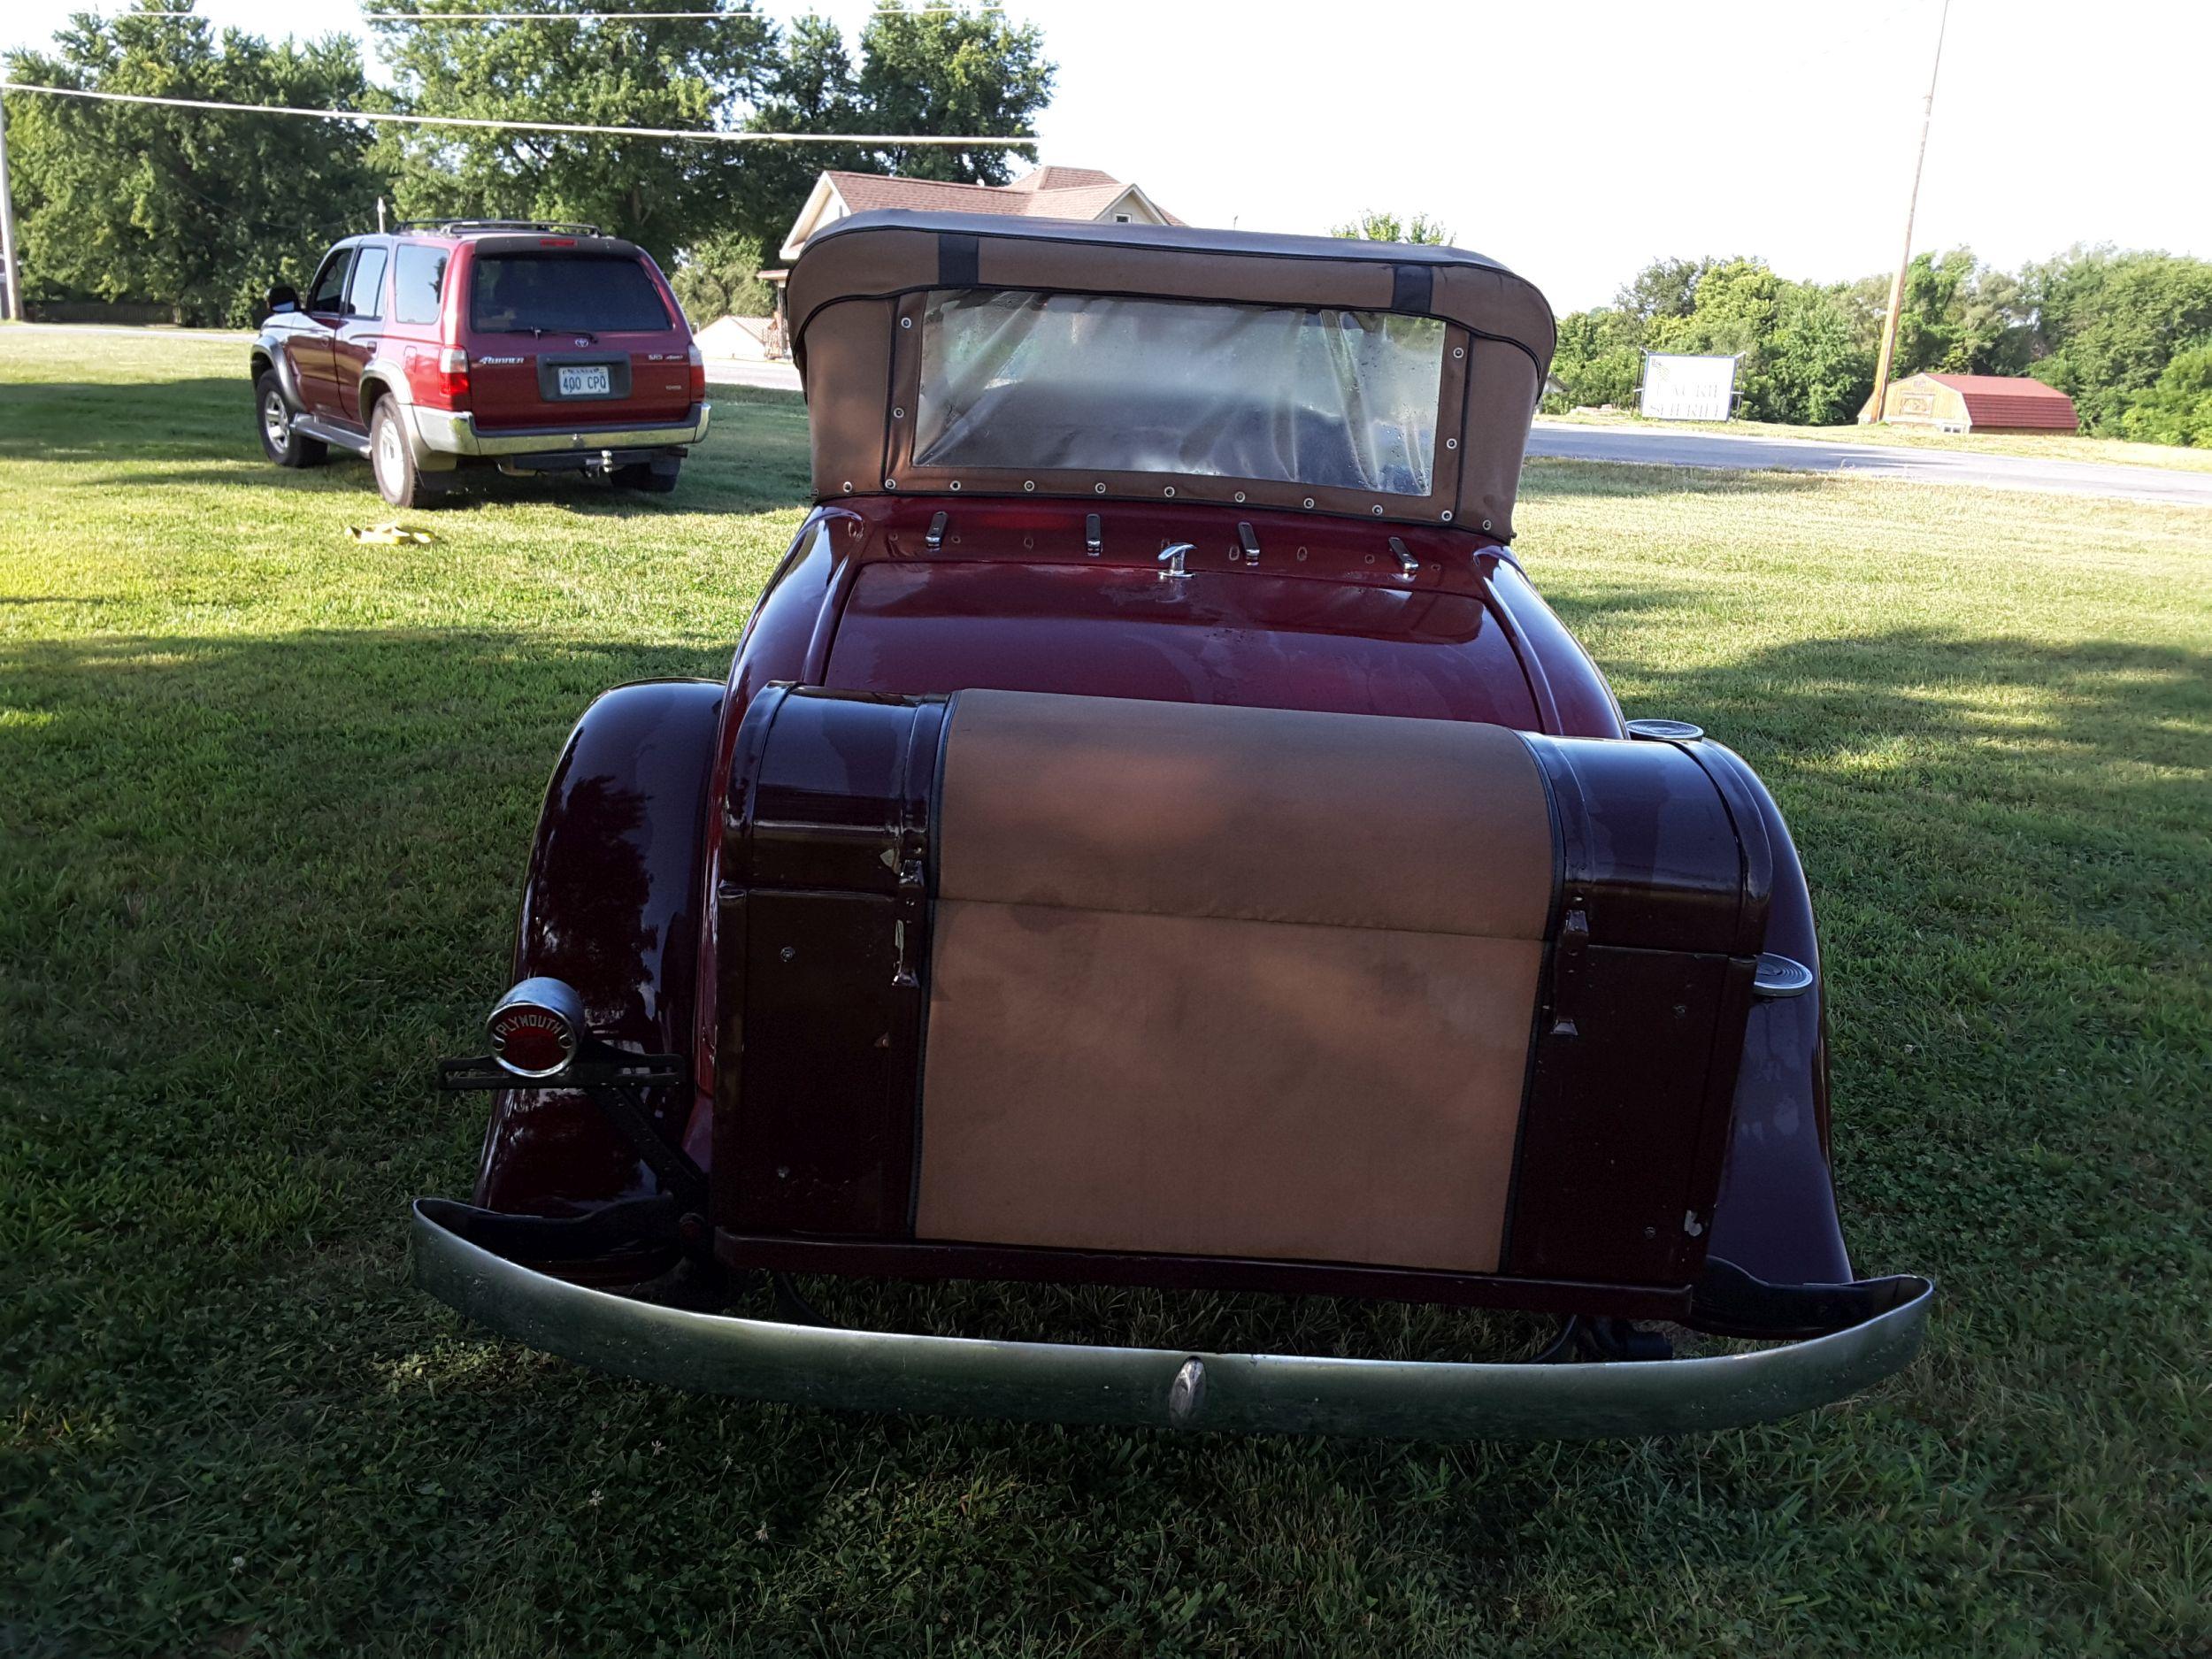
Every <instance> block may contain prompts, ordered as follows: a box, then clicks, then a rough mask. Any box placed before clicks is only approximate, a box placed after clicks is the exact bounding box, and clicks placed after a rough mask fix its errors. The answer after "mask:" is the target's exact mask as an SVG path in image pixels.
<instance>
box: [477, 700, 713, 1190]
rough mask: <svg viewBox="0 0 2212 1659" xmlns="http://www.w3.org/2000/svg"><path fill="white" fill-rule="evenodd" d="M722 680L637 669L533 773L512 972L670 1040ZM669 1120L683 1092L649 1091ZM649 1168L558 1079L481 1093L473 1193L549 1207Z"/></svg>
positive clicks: (641, 1034) (597, 1017) (679, 1038)
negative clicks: (531, 836)
mask: <svg viewBox="0 0 2212 1659" xmlns="http://www.w3.org/2000/svg"><path fill="white" fill-rule="evenodd" d="M722 701H723V688H722V687H721V686H719V685H718V684H717V683H715V682H714V681H712V680H650V681H646V682H643V683H641V684H637V685H630V686H624V687H619V688H618V689H617V690H614V691H611V692H608V693H606V694H605V695H603V696H601V697H599V698H598V699H597V700H596V701H595V702H594V703H592V705H591V706H590V707H589V708H588V709H587V710H585V711H584V715H583V718H581V719H580V720H579V721H578V722H577V723H576V728H575V730H574V731H573V732H572V733H570V735H569V740H568V742H567V744H566V745H565V747H564V749H562V752H561V757H560V760H559V762H558V763H557V764H556V765H555V767H554V769H553V776H552V780H551V781H550V782H549V784H548V786H547V787H546V795H545V804H544V808H543V810H542V813H541V817H540V820H539V826H538V833H537V837H536V840H535V841H534V846H533V849H532V851H531V856H530V864H529V869H528V871H527V872H526V876H525V879H524V883H523V901H522V915H521V924H520V926H519V928H518V934H517V938H516V942H515V957H514V971H515V977H516V978H517V979H526V978H529V977H531V976H533V975H536V974H550V975H554V976H556V977H557V978H560V979H564V980H565V981H566V982H567V983H568V984H570V985H572V986H573V987H575V988H576V989H577V991H578V992H580V994H581V995H582V996H583V998H584V1001H585V1003H586V1006H587V1007H588V1010H589V1011H590V1015H591V1018H592V1021H593V1024H594V1027H595V1029H597V1030H600V1031H602V1032H603V1033H606V1034H607V1035H608V1036H610V1037H611V1038H613V1039H615V1040H617V1041H622V1042H626V1043H630V1044H634V1045H635V1046H637V1047H639V1048H642V1049H645V1050H648V1051H652V1052H661V1051H669V1050H680V1049H682V1048H685V1047H687V1045H688V1043H689V1041H690V1037H691V1025H692V1021H693V1019H694V1018H695V1013H696V1007H697V1003H696V998H695V992H694V987H695V979H694V972H693V964H694V960H695V954H696V951H697V948H698V940H699V932H700V929H699V912H698V909H697V906H698V904H699V902H700V895H699V888H698V878H699V872H700V869H701V866H702V864H703V848H702V845H701V838H702V837H703V835H704V833H705V831H706V826H707V824H708V822H709V820H710V818H711V816H712V812H711V808H710V803H709V802H708V799H707V785H708V772H709V768H710V764H711V761H712V757H713V754H714V744H715V732H716V727H717V725H718V720H719V718H720V713H721V707H722ZM655 1109H656V1110H657V1111H659V1112H661V1113H663V1114H664V1115H665V1116H667V1117H668V1118H670V1120H671V1121H670V1122H669V1124H668V1132H669V1133H671V1134H672V1135H673V1134H675V1133H679V1132H680V1130H681V1128H682V1126H683V1125H682V1121H681V1118H682V1114H683V1110H684V1108H683V1102H681V1101H673V1102H655ZM650 1184H651V1176H650V1174H649V1171H646V1170H645V1169H644V1168H643V1167H642V1166H641V1164H640V1163H639V1161H638V1159H637V1157H636V1156H635V1155H634V1153H633V1152H632V1151H631V1150H630V1149H629V1148H626V1146H624V1144H623V1143H622V1141H621V1140H620V1138H619V1137H618V1135H616V1134H615V1133H613V1132H612V1131H611V1129H610V1128H609V1127H608V1125H607V1124H606V1122H605V1120H604V1119H603V1118H602V1117H601V1116H600V1114H599V1113H598V1112H596V1111H595V1110H593V1108H592V1107H591V1105H590V1103H589V1102H588V1101H587V1100H585V1099H584V1098H583V1097H582V1096H580V1095H579V1094H575V1093H574V1092H573V1091H562V1090H553V1089H517V1090H515V1091H512V1092H511V1093H507V1094H500V1095H498V1096H496V1097H495V1102H494V1107H493V1112H492V1120H491V1125H490V1127H489V1128H488V1131H487V1133H486V1136H485V1142H484V1156H483V1161H482V1165H481V1168H480V1171H479V1173H478V1179H477V1188H476V1191H477V1202H479V1203H481V1204H484V1205H487V1206H489V1207H493V1208H499V1209H509V1210H536V1211H539V1212H541V1213H547V1214H553V1213H561V1212H563V1211H569V1210H576V1209H579V1208H588V1207H589V1206H592V1205H595V1204H600V1203H604V1202H608V1201H610V1200H612V1199H618V1198H623V1197H627V1196H633V1195H634V1194H637V1193H639V1192H640V1191H643V1190H647V1189H648V1188H649V1186H650Z"/></svg>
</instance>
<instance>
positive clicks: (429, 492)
mask: <svg viewBox="0 0 2212 1659" xmlns="http://www.w3.org/2000/svg"><path fill="white" fill-rule="evenodd" d="M369 470H370V471H371V472H374V473H375V474H376V493H377V494H378V495H381V496H383V497H384V499H385V500H386V501H388V502H389V503H391V504H392V505H393V506H395V507H426V506H428V505H429V504H430V503H432V502H434V501H435V500H437V499H438V497H439V496H441V495H444V494H445V480H443V479H439V480H435V481H434V480H431V479H430V478H429V477H427V476H426V474H424V473H423V472H421V470H420V469H419V468H418V467H417V466H416V465H415V451H414V449H413V448H412V447H411V445H410V444H409V443H408V442H407V426H406V423H405V421H404V420H403V419H401V416H400V412H399V405H398V404H396V403H393V402H392V400H391V399H390V398H388V397H386V398H381V399H380V400H379V401H378V403H377V405H376V412H375V413H374V414H373V415H372V416H370V417H369Z"/></svg>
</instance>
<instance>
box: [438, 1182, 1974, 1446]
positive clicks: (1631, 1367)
mask: <svg viewBox="0 0 2212 1659" xmlns="http://www.w3.org/2000/svg"><path fill="white" fill-rule="evenodd" d="M426 1204H427V1205H429V1207H430V1208H431V1209H433V1210H434V1209H435V1208H437V1207H438V1201H435V1200H429V1201H418V1202H417V1203H416V1205H415V1212H414V1215H415V1220H414V1272H415V1282H416V1284H417V1285H418V1286H420V1287H421V1288H422V1289H424V1290H426V1291H427V1292H429V1293H430V1294H432V1295H434V1296H435V1297H437V1298H438V1300H439V1301H441V1302H445V1303H447V1304H449V1306H451V1307H453V1308H455V1309H457V1310H459V1311H460V1312H462V1313H463V1314H465V1315H466V1316H468V1317H470V1318H472V1319H473V1320H475V1321H477V1322H478V1323H479V1324H480V1325H486V1326H488V1327H489V1328H490V1329H492V1330H494V1331H496V1332H498V1333H500V1334H502V1335H503V1336H508V1337H512V1338H513V1339H514V1340H517V1341H519V1342H522V1343H525V1344H526V1345H528V1346H529V1347H531V1348H539V1349H541V1350H543V1351H544V1352H546V1353H549V1354H556V1355H558V1356H560V1357H562V1358H564V1359H568V1360H573V1361H575V1362H576V1363H579V1364H582V1365H589V1366H592V1367H594V1368H595V1369H597V1370H600V1371H612V1372H614V1373H615V1374H617V1375H618V1376H623V1377H633V1378H636V1379H640V1380H641V1381H645V1382H655V1383H665V1384H672V1385H674V1386H678V1387H682V1388H691V1389H696V1390H699V1391H701V1392H703V1393H708V1394H735V1395H738V1396H741V1397H742V1398H745V1399H749V1400H775V1401H782V1402H790V1403H793V1404H800V1405H813V1406H833V1407H841V1408H845V1409H855V1410H870V1411H886V1410H889V1411H922V1412H941V1413H946V1414H949V1415H953V1416H959V1417H1019V1418H1031V1419H1041V1420H1047V1421H1054V1422H1064V1423H1111V1424H1128V1425H1137V1426H1141V1427H1148V1428H1194V1429H1221V1430H1228V1431H1232V1432H1247V1433H1248V1432H1279V1433H1302V1434H1314V1433H1319V1434H1362V1435H1384V1436H1401V1437H1408V1438H1413V1439H1420V1440H1599V1439H1605V1438H1609V1437H1614V1436H1640V1435H1648V1434H1682V1433H1694V1432H1703V1431H1706V1430H1711V1429H1726V1428H1738V1427H1740V1426H1742V1425H1745V1424H1748V1423H1763V1422H1766V1421H1768V1420H1770V1419H1771V1418H1775V1417H1789V1416H1791V1415H1793V1414H1794V1413H1796V1412H1799V1411H1803V1410H1806V1409H1809V1408H1811V1407H1813V1406H1817V1405H1823V1404H1825V1403H1827V1402H1832V1401H1836V1400H1840V1399H1843V1398H1845V1397H1846V1396H1847V1395H1849V1394H1855V1393H1857V1392H1858V1391H1859V1390H1860V1389H1862V1388H1864V1387H1866V1386H1869V1385H1870V1384H1872V1383H1874V1382H1876V1381H1878V1380H1879V1379H1882V1378H1884V1377H1887V1376H1889V1375H1890V1374H1891V1373H1893V1372H1894V1371H1900V1370H1901V1369H1902V1368H1903V1367H1904V1366H1905V1365H1907V1364H1909V1363H1910V1362H1911V1360H1912V1357H1913V1356H1914V1355H1915V1354H1916V1353H1917V1352H1918V1351H1919V1348H1920V1342H1921V1337H1922V1334H1923V1333H1924V1330H1925V1329H1926V1325H1927V1319H1928V1304H1929V1301H1930V1299H1931V1298H1932V1296H1933V1295H1934V1294H1935V1293H1934V1286H1932V1285H1931V1284H1929V1283H1928V1281H1926V1280H1924V1279H1923V1280H1920V1281H1918V1282H1919V1284H1920V1285H1921V1289H1920V1290H1919V1291H1918V1293H1917V1294H1915V1295H1913V1296H1912V1297H1911V1299H1910V1300H1909V1301H1908V1302H1904V1303H1902V1304H1901V1305H1900V1306H1897V1307H1894V1308H1892V1309H1890V1310H1888V1311H1886V1312H1884V1313H1880V1314H1878V1315H1876V1316H1875V1317H1872V1318H1870V1319H1868V1320H1866V1321H1865V1322H1863V1324H1860V1325H1854V1326H1852V1327H1851V1328H1850V1329H1848V1330H1846V1331H1839V1332H1836V1333H1832V1334H1831V1335H1827V1336H1819V1337H1813V1338H1809V1339H1808V1340H1804V1341H1800V1342H1793V1343H1789V1344H1786V1345H1785V1346H1781V1347H1777V1348H1765V1349H1762V1350H1760V1351H1758V1352H1756V1353H1748V1354H1732V1355H1727V1356H1721V1357H1718V1358H1712V1359H1682V1360H1667V1361H1655V1362H1647V1363H1582V1364H1566V1365H1528V1364H1455V1363H1437V1362H1429V1361H1401V1360H1356V1359H1314V1358H1303V1357H1294V1356H1275V1355H1263V1354H1194V1353H1189V1352H1186V1351H1184V1350H1181V1349H1175V1348H1091V1347H1084V1346H1079V1345H1072V1344H1063V1343H1049V1342H994V1341H984V1340H977V1339H974V1338H969V1337H946V1336H916V1335H909V1334H904V1333H894V1332H878V1331H846V1330H837V1329H829V1328H824V1327H821V1326H817V1325H782V1324H777V1323H774V1322H772V1321H769V1320H763V1319H741V1318H733V1317H727V1316H725V1315H720V1314H709V1313H695V1312H691V1311H688V1310H683V1309H678V1308H668V1307H662V1306H659V1305H657V1304H656V1303H652V1302H638V1301H634V1300H632V1299H630V1298H628V1297H625V1296H618V1295H614V1294H610V1293H609V1292H606V1291H602V1290H592V1289H588V1288H586V1287H585V1286H580V1285H572V1284H570V1283H569V1282H568V1281H567V1280H565V1279H555V1278H552V1277H550V1276H549V1275H547V1274H544V1273H540V1272H536V1271H533V1270H532V1269H530V1268H526V1267H522V1266H518V1265H517V1264H516V1263H513V1262H510V1261H508V1260H507V1259H505V1258H504V1257H503V1256H496V1255H494V1254H493V1253H492V1252H490V1251H488V1250H486V1249H483V1248H480V1247H478V1246H477V1245H474V1244H472V1243H470V1242H469V1241H468V1240H465V1239H464V1238H462V1237H461V1236H460V1235H459V1234H458V1233H455V1232H453V1231H452V1230H450V1229H449V1228H448V1227H446V1226H444V1225H442V1224H441V1223H440V1222H438V1221H437V1220H435V1219H434V1217H433V1216H432V1214H430V1213H427V1212H426Z"/></svg>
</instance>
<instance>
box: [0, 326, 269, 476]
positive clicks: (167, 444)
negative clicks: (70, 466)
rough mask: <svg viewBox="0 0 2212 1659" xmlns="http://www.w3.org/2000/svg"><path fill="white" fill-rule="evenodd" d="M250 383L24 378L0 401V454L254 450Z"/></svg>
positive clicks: (198, 456) (241, 378)
mask: <svg viewBox="0 0 2212 1659" xmlns="http://www.w3.org/2000/svg"><path fill="white" fill-rule="evenodd" d="M254 430H255V428H254V407H253V385H252V382H250V380H247V379H246V365H245V356H244V353H243V351H241V353H240V355H239V365H238V376H237V378H236V379H235V380H225V379H218V378H215V377H212V376H206V377H203V378H200V379H197V380H142V381H127V382H119V381H90V382H87V383H84V384H77V383H73V382H57V381H50V380H27V381H18V382H15V383H12V384H11V385H10V386H9V387H8V389H7V398H6V401H5V402H4V403H0V458H5V459H9V460H19V461H100V460H106V459H111V458H125V457H135V458H143V459H149V460H188V461H189V460H237V459H243V458H244V457H246V456H248V455H258V454H259V453H260V449H259V448H258V446H257V443H256V441H255V438H254Z"/></svg>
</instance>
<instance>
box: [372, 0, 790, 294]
mask: <svg viewBox="0 0 2212 1659" xmlns="http://www.w3.org/2000/svg"><path fill="white" fill-rule="evenodd" d="M442 9H444V10H450V11H451V12H453V13H455V15H456V16H457V18H458V19H463V20H459V21H456V22H454V23H452V24H446V23H442V22H439V23H388V24H378V25H376V26H375V27H376V28H377V31H378V33H379V34H380V36H381V37H382V39H383V42H384V43H383V47H382V51H383V55H384V58H385V60H386V61H387V62H388V64H389V65H391V67H392V69H393V72H394V74H395V76H396V81H397V83H398V88H399V94H400V97H401V100H402V102H403V105H404V106H405V107H406V108H407V109H408V110H410V111H412V112H414V113H416V114H422V115H455V116H462V117H467V118H472V119H491V120H501V119H505V120H534V121H557V122H570V123H575V124H578V125H584V126H595V127H660V128H666V129H677V130H695V131H700V132H706V131H710V130H714V129H717V128H720V127H728V126H732V125H734V124H736V123H735V120H734V117H735V115H736V113H737V111H738V109H739V107H740V106H741V105H742V104H748V103H749V101H750V100H752V99H753V98H755V97H756V96H759V95H760V94H761V93H763V92H764V90H766V88H768V86H769V85H770V83H771V81H772V76H773V73H774V71H775V68H776V65H777V58H778V53H777V35H776V29H775V26H774V25H773V24H772V23H770V22H769V21H767V20H766V19H764V18H761V17H759V16H757V15H756V14H755V13H753V12H750V11H748V10H744V9H742V8H741V7H738V6H735V5H733V4H729V0H699V4H697V5H695V6H691V7H687V8H671V7H668V6H666V5H664V4H659V0H537V4H534V5H533V6H532V7H531V8H530V9H532V10H542V11H543V12H546V13H547V14H548V15H549V17H559V16H561V15H562V14H564V13H569V12H628V11H661V12H665V11H668V10H672V9H689V10H695V11H714V12H719V13H721V15H720V16H719V17H718V18H717V19H714V20H711V21H710V20H707V19H639V20H636V21H631V20H629V19H620V20H613V19H608V20H578V21H575V22H554V21H549V22H544V23H477V22H474V21H472V20H467V19H468V14H470V13H472V12H485V11H494V12H511V11H513V10H516V9H517V6H516V0H446V4H445V5H444V6H443V7H442ZM740 148H741V146H738V145H727V146H725V145H718V144H709V143H702V142H697V141H695V140H688V139H657V138H611V137H604V136H596V135H588V134H570V133H532V132H513V131H508V132H494V131H485V130H472V129H467V128H459V127H391V128H388V129H386V131H385V132H384V133H383V134H380V138H379V141H378V144H377V150H376V157H377V160H378V161H379V163H380V165H383V166H384V167H386V168H387V169H388V170H389V171H390V173H392V175H393V190H394V194H395V196H396V198H397V200H398V202H399V204H400V209H401V211H402V212H403V213H404V214H405V215H406V216H407V217H409V218H434V217H440V216H448V215H462V216H474V217H488V218H509V217H512V218H533V219H581V220H584V221H587V222H588V223H592V224H596V225H602V226H604V227H607V228H608V229H610V230H611V231H613V232H615V233H616V234H620V235H625V236H628V237H630V238H632V239H634V240H635V241H637V242H641V243H642V244H643V245H644V246H646V247H647V248H649V249H650V250H653V251H655V252H656V253H658V254H660V255H661V256H663V257H668V256H671V255H672V254H673V253H674V251H675V250H677V249H678V248H680V247H683V246H685V245H686V244H687V243H688V242H692V241H694V240H695V239H698V238H701V237H703V236H705V235H706V234H710V232H712V231H714V230H718V229H723V228H726V227H728V225H729V220H730V218H731V216H732V212H733V208H734V209H735V211H737V212H739V213H741V212H742V208H743V200H744V185H745V182H746V180H745V177H744V174H745V167H744V158H743V157H740V156H738V155H736V154H735V153H734V152H735V151H736V150H739V149H740Z"/></svg>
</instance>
